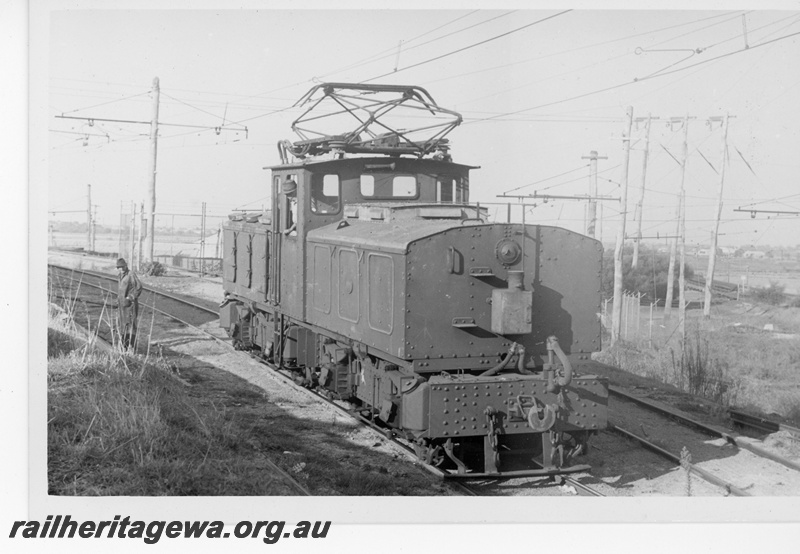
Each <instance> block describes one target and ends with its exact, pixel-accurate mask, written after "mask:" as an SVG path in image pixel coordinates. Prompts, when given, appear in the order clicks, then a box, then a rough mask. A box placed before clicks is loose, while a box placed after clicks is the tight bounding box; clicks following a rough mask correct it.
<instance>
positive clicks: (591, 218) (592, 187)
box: [581, 150, 608, 238]
mask: <svg viewBox="0 0 800 554" xmlns="http://www.w3.org/2000/svg"><path fill="white" fill-rule="evenodd" d="M581 159H582V160H587V159H588V160H589V204H588V205H587V208H586V226H585V231H586V235H588V236H590V237H592V238H596V235H595V226H596V222H597V200H596V199H597V160H607V159H608V156H598V155H597V151H596V150H592V151H591V152H589V155H588V156H581Z"/></svg>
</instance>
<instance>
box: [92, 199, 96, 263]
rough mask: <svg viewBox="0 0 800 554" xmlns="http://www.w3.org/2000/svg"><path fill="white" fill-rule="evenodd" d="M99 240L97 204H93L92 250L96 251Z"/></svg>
mask: <svg viewBox="0 0 800 554" xmlns="http://www.w3.org/2000/svg"><path fill="white" fill-rule="evenodd" d="M96 241H97V204H95V205H94V206H92V252H95V251H96V250H95V248H96V247H97V245H96Z"/></svg>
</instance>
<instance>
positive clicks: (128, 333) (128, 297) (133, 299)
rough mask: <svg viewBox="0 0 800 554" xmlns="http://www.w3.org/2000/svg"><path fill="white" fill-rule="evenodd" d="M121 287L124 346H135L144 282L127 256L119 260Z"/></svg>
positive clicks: (120, 304)
mask: <svg viewBox="0 0 800 554" xmlns="http://www.w3.org/2000/svg"><path fill="white" fill-rule="evenodd" d="M117 271H118V272H119V287H118V289H117V305H118V307H119V334H120V340H121V343H122V347H123V348H130V347H133V346H134V345H135V343H136V321H137V319H138V317H139V295H140V294H141V293H142V282H141V281H139V278H138V277H137V276H136V274H135V273H134V272H133V271H130V270H129V269H128V263H127V262H126V261H125V258H120V259H118V260H117Z"/></svg>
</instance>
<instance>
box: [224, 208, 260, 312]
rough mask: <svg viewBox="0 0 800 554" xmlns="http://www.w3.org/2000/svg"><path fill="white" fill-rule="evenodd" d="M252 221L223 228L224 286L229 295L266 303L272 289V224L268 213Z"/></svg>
mask: <svg viewBox="0 0 800 554" xmlns="http://www.w3.org/2000/svg"><path fill="white" fill-rule="evenodd" d="M251 219H253V220H254V221H252V222H246V221H228V222H227V223H226V224H225V226H224V229H223V247H222V248H223V267H222V285H223V288H224V290H226V291H228V292H230V293H233V294H236V295H237V296H240V297H242V298H247V299H248V300H252V301H255V302H262V303H263V302H266V300H267V290H268V288H269V257H270V251H271V248H270V237H269V235H270V230H271V224H270V222H269V221H270V220H269V215H268V214H266V213H265V214H263V215H260V216H253V217H252V218H251Z"/></svg>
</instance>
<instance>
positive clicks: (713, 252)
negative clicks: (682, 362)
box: [703, 114, 730, 318]
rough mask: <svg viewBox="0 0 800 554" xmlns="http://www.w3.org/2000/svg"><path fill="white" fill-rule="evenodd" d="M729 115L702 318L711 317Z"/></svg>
mask: <svg viewBox="0 0 800 554" xmlns="http://www.w3.org/2000/svg"><path fill="white" fill-rule="evenodd" d="M729 118H730V114H725V117H724V118H723V120H722V167H720V169H719V188H718V191H717V216H716V218H715V219H714V227H713V228H712V230H711V251H710V252H709V253H708V271H706V287H705V289H706V290H705V293H706V294H705V300H704V302H703V317H704V318H709V317H711V284H712V283H713V281H714V267H715V265H716V262H717V244H718V241H719V220H720V218H721V217H722V191H723V188H724V186H725V166H726V165H727V162H728V119H729Z"/></svg>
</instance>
